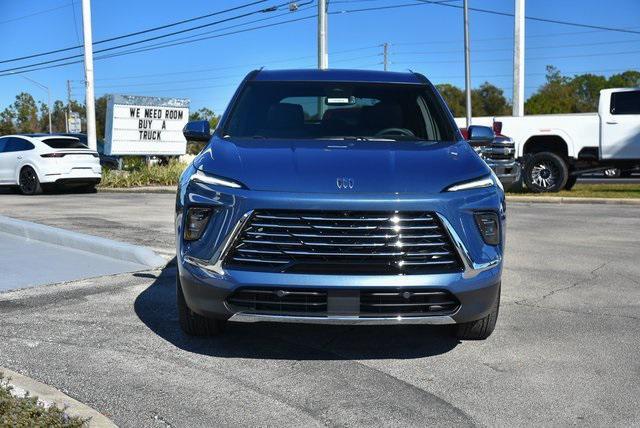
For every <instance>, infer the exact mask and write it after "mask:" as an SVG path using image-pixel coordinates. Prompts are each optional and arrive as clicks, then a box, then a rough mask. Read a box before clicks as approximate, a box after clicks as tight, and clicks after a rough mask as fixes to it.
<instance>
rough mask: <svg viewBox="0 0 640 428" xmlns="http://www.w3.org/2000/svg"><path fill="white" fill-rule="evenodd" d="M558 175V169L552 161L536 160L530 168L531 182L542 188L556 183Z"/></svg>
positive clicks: (547, 187)
mask: <svg viewBox="0 0 640 428" xmlns="http://www.w3.org/2000/svg"><path fill="white" fill-rule="evenodd" d="M559 175H560V170H559V169H558V167H557V166H556V165H555V164H554V163H552V162H547V161H542V162H538V163H537V164H536V165H535V166H534V167H533V168H531V181H532V182H533V184H535V185H536V186H539V187H541V188H543V189H549V188H551V187H553V186H554V185H555V184H556V181H557V180H558V176H559Z"/></svg>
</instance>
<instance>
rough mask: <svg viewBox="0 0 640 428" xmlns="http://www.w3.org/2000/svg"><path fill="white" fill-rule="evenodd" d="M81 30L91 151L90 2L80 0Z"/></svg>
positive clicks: (93, 140)
mask: <svg viewBox="0 0 640 428" xmlns="http://www.w3.org/2000/svg"><path fill="white" fill-rule="evenodd" d="M82 29H83V35H84V75H85V84H86V94H87V97H86V101H85V103H86V106H85V108H86V110H87V145H88V146H89V148H90V149H91V150H96V149H97V144H96V105H95V96H94V93H93V37H92V35H91V34H92V33H91V0H82Z"/></svg>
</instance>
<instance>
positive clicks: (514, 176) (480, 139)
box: [460, 125, 522, 189]
mask: <svg viewBox="0 0 640 428" xmlns="http://www.w3.org/2000/svg"><path fill="white" fill-rule="evenodd" d="M460 132H462V135H463V136H464V137H465V138H466V139H467V140H468V141H469V144H471V147H473V149H474V150H475V151H476V153H478V154H479V155H480V157H481V158H482V160H484V161H485V162H486V163H487V165H489V168H491V169H492V170H493V172H494V173H495V174H496V176H497V177H498V179H499V180H500V182H501V183H502V186H503V187H504V188H505V189H512V188H517V187H518V186H522V182H521V174H520V173H521V168H520V163H519V162H518V161H517V160H516V149H515V143H514V142H513V140H512V139H511V138H509V137H507V136H506V135H502V134H500V132H499V131H498V132H495V130H494V128H493V127H490V126H480V125H471V126H469V129H467V128H460Z"/></svg>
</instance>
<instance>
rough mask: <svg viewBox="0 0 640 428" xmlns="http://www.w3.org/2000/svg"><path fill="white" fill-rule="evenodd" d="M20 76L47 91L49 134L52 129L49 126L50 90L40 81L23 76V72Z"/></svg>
mask: <svg viewBox="0 0 640 428" xmlns="http://www.w3.org/2000/svg"><path fill="white" fill-rule="evenodd" d="M20 76H22V77H24V78H25V79H27V80H29V81H30V82H33V83H35V84H36V85H38V86H39V87H40V88H41V89H44V90H45V91H47V110H49V134H51V133H53V129H52V127H51V90H50V89H49V87H48V86H47V85H43V84H42V83H40V82H37V81H35V80H33V79H32V78H31V77H29V76H25V75H24V74H21V75H20Z"/></svg>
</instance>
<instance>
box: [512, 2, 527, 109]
mask: <svg viewBox="0 0 640 428" xmlns="http://www.w3.org/2000/svg"><path fill="white" fill-rule="evenodd" d="M524 1H525V0H515V3H516V4H515V16H514V20H515V25H514V30H513V115H514V116H524Z"/></svg>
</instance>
